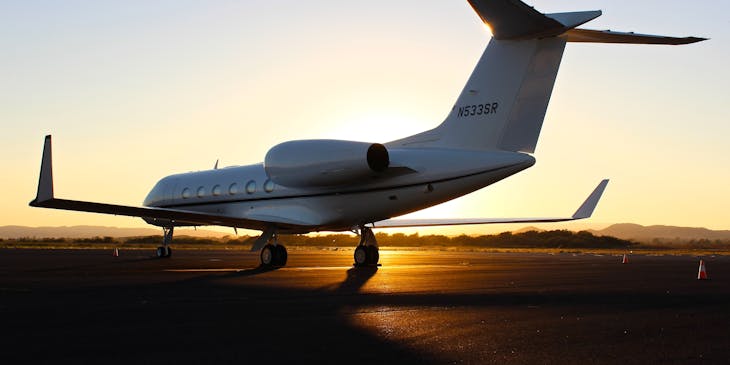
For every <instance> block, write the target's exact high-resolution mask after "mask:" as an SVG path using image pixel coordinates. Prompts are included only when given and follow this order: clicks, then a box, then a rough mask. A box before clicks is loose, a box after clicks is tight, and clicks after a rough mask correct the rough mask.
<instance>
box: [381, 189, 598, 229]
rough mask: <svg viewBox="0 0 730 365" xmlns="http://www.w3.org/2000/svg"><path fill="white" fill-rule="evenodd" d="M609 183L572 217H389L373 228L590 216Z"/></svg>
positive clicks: (596, 190)
mask: <svg viewBox="0 0 730 365" xmlns="http://www.w3.org/2000/svg"><path fill="white" fill-rule="evenodd" d="M606 185H608V179H605V180H603V181H601V182H600V183H599V184H598V186H596V188H595V189H594V190H593V192H592V193H591V195H589V196H588V198H587V199H586V200H585V201H584V202H583V204H581V206H580V207H579V208H578V210H576V211H575V213H573V215H572V216H570V217H546V218H456V219H388V220H384V221H380V222H375V223H373V228H405V227H430V226H458V225H470V224H496V223H550V222H564V221H573V220H578V219H585V218H589V217H590V216H591V215H592V214H593V210H595V209H596V205H597V204H598V201H599V200H600V199H601V195H602V194H603V191H604V190H605V189H606Z"/></svg>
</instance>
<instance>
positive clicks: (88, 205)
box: [30, 135, 303, 230]
mask: <svg viewBox="0 0 730 365" xmlns="http://www.w3.org/2000/svg"><path fill="white" fill-rule="evenodd" d="M30 206H33V207H43V208H52V209H63V210H74V211H81V212H93V213H104V214H113V215H123V216H130V217H140V218H145V219H148V220H149V221H150V222H149V223H153V224H154V223H158V224H159V225H165V224H173V225H176V226H182V225H191V226H202V225H217V226H228V227H239V228H249V229H260V230H263V229H265V228H266V227H267V226H271V225H272V224H274V225H276V226H277V227H280V228H289V227H297V226H300V225H303V224H302V223H303V222H294V221H286V220H279V221H277V220H275V219H272V217H268V218H269V219H262V220H258V219H251V218H254V217H250V218H240V217H232V216H227V215H216V214H208V213H201V212H193V211H188V210H179V209H168V208H155V207H135V206H125V205H115V204H106V203H94V202H87V201H79V200H68V199H58V198H56V197H55V196H54V194H53V162H52V153H51V136H50V135H48V136H46V139H45V143H44V145H43V159H42V162H41V172H40V177H39V179H38V193H37V194H36V198H35V199H34V200H33V201H32V202H30Z"/></svg>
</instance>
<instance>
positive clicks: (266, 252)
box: [261, 244, 276, 266]
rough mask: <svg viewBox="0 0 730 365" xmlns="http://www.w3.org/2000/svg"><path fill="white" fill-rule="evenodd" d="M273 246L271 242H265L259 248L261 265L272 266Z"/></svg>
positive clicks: (273, 258) (273, 259) (273, 257)
mask: <svg viewBox="0 0 730 365" xmlns="http://www.w3.org/2000/svg"><path fill="white" fill-rule="evenodd" d="M275 253H276V251H275V248H274V245H272V244H267V245H266V246H264V248H262V249H261V265H262V266H273V265H274V262H275V256H276V255H275Z"/></svg>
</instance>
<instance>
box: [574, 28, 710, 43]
mask: <svg viewBox="0 0 730 365" xmlns="http://www.w3.org/2000/svg"><path fill="white" fill-rule="evenodd" d="M563 37H564V38H565V39H566V40H567V41H568V42H592V43H629V44H668V45H681V44H690V43H696V42H700V41H704V40H707V38H699V37H667V36H661V35H651V34H638V33H633V32H613V31H610V30H591V29H571V30H569V31H567V32H566V33H565V34H564V35H563Z"/></svg>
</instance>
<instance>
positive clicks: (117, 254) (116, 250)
mask: <svg viewBox="0 0 730 365" xmlns="http://www.w3.org/2000/svg"><path fill="white" fill-rule="evenodd" d="M112 256H114V257H119V249H118V248H116V247H114V253H112Z"/></svg>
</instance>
